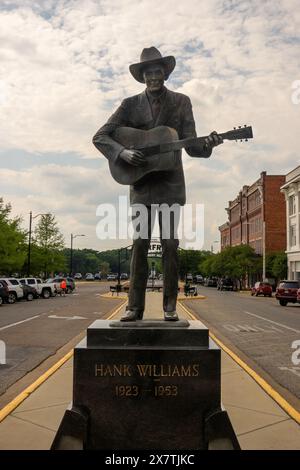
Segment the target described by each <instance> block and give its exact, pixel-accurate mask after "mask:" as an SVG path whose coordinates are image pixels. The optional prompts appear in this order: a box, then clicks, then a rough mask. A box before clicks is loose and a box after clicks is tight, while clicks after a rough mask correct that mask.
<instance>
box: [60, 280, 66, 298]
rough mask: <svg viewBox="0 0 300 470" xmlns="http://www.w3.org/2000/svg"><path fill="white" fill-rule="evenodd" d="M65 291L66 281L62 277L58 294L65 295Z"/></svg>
mask: <svg viewBox="0 0 300 470" xmlns="http://www.w3.org/2000/svg"><path fill="white" fill-rule="evenodd" d="M66 292H67V283H66V280H65V279H63V280H62V281H61V283H60V295H61V296H63V297H65V296H66Z"/></svg>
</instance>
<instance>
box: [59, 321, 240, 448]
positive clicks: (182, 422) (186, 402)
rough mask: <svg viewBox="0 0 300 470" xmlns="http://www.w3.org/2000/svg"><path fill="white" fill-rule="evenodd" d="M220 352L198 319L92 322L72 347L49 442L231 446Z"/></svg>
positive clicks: (102, 445) (234, 442) (92, 445)
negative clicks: (64, 400)
mask: <svg viewBox="0 0 300 470" xmlns="http://www.w3.org/2000/svg"><path fill="white" fill-rule="evenodd" d="M220 357H221V356H220V349H219V348H218V347H217V346H216V344H215V343H214V342H213V341H212V340H211V339H210V338H209V335H208V329H207V328H206V327H205V326H204V325H203V324H202V323H201V322H199V321H191V322H188V321H180V322H174V323H171V322H163V321H140V322H132V323H130V324H129V323H121V322H111V321H108V320H97V321H95V322H94V323H93V324H92V325H91V326H90V327H89V328H88V330H87V336H86V338H85V339H84V340H83V341H82V342H81V343H79V344H78V345H77V347H76V348H75V350H74V385H73V404H72V406H71V407H70V409H68V410H67V411H66V413H65V415H64V418H63V420H62V423H61V425H60V428H59V429H58V432H57V435H56V437H55V440H54V442H53V445H52V449H67V448H72V449H74V448H78V449H106V450H109V449H110V450H112V449H115V450H132V449H134V450H139V449H140V450H148V449H149V450H150V449H151V450H154V449H164V450H172V449H174V450H181V449H185V450H186V449H190V450H193V449H210V448H211V449H212V448H228V449H238V448H239V445H238V441H237V439H236V437H235V434H234V431H233V429H232V426H231V424H230V421H229V418H228V415H227V413H226V411H224V410H223V409H222V407H221V390H220Z"/></svg>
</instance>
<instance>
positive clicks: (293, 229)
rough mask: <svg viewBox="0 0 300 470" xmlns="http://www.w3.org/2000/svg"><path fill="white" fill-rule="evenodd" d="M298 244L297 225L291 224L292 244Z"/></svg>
mask: <svg viewBox="0 0 300 470" xmlns="http://www.w3.org/2000/svg"><path fill="white" fill-rule="evenodd" d="M295 245H296V225H290V246H295Z"/></svg>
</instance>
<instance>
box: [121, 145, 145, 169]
mask: <svg viewBox="0 0 300 470" xmlns="http://www.w3.org/2000/svg"><path fill="white" fill-rule="evenodd" d="M119 157H120V158H122V160H124V161H125V162H127V163H129V164H130V165H134V166H142V165H145V163H146V160H145V158H144V155H143V154H142V152H140V151H139V150H134V149H132V150H129V149H124V150H122V152H121V153H120V155H119Z"/></svg>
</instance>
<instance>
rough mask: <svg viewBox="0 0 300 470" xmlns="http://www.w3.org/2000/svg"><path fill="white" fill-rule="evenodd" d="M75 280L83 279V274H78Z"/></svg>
mask: <svg viewBox="0 0 300 470" xmlns="http://www.w3.org/2000/svg"><path fill="white" fill-rule="evenodd" d="M74 279H76V280H78V281H79V280H80V279H82V274H81V273H76V274H75V276H74Z"/></svg>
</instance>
